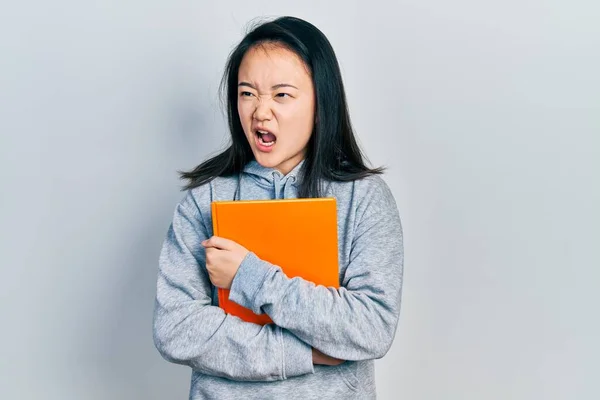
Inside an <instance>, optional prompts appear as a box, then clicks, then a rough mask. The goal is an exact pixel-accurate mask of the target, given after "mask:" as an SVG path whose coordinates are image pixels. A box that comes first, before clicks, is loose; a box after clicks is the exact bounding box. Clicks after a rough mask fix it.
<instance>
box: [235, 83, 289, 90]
mask: <svg viewBox="0 0 600 400" xmlns="http://www.w3.org/2000/svg"><path fill="white" fill-rule="evenodd" d="M240 86H247V87H249V88H252V89H254V90H257V89H256V87H254V85H253V84H251V83H248V82H240V83H239V84H238V87H240ZM283 87H291V88H294V89H297V90H298V88H297V87H296V86H294V85H290V84H289V83H278V84H277V85H273V86H272V87H271V89H272V90H276V89H281V88H283Z"/></svg>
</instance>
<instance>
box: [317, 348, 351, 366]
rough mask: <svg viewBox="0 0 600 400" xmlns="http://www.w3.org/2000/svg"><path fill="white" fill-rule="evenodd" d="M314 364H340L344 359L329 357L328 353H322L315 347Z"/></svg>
mask: <svg viewBox="0 0 600 400" xmlns="http://www.w3.org/2000/svg"><path fill="white" fill-rule="evenodd" d="M312 357H313V364H321V365H340V364H341V363H343V362H344V360H339V359H337V358H333V357H329V356H328V355H327V354H323V353H321V352H320V351H319V350H317V349H315V348H314V347H313V349H312Z"/></svg>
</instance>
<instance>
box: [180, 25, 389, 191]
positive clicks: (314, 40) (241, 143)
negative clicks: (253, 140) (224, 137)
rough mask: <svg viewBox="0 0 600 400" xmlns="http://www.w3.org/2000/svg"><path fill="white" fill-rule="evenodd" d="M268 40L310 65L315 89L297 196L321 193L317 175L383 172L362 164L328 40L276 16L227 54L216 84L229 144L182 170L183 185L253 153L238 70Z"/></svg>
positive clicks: (229, 170) (226, 169) (238, 165)
mask: <svg viewBox="0 0 600 400" xmlns="http://www.w3.org/2000/svg"><path fill="white" fill-rule="evenodd" d="M266 43H274V44H278V45H281V46H283V47H285V48H287V49H289V50H291V51H293V52H294V53H296V54H297V55H298V56H299V57H300V58H301V59H302V60H303V61H304V63H305V64H306V66H307V67H308V69H309V72H310V74H311V78H312V82H313V85H314V89H315V97H316V102H315V103H316V110H315V113H316V115H315V127H314V129H313V132H312V136H311V138H310V140H309V142H308V148H307V152H306V159H305V163H304V165H303V168H304V175H303V176H304V178H303V180H302V182H301V183H300V189H299V197H319V196H320V195H321V191H322V189H321V186H320V182H321V179H326V180H333V181H352V180H355V179H360V178H364V177H366V176H368V175H372V174H381V173H382V172H383V170H384V169H383V168H374V169H372V168H369V167H367V166H366V164H365V161H364V160H365V157H364V155H363V153H362V151H361V149H360V148H359V146H358V143H357V142H356V139H355V137H354V131H353V129H352V124H351V122H350V116H349V113H348V105H347V104H346V93H345V91H344V84H343V82H342V74H341V72H340V68H339V65H338V61H337V58H336V56H335V52H334V51H333V48H332V47H331V44H330V43H329V40H327V38H326V37H325V35H324V34H323V33H322V32H321V31H320V30H319V29H317V28H316V27H315V26H314V25H312V24H310V23H308V22H306V21H304V20H301V19H299V18H294V17H280V18H277V19H276V20H274V21H270V22H265V23H262V24H260V25H258V26H255V27H254V28H253V29H252V30H251V31H250V32H249V33H248V34H247V35H246V36H245V37H244V39H243V40H242V41H241V42H240V44H238V45H237V46H236V47H235V48H234V49H233V51H232V52H231V54H230V55H229V59H228V61H227V64H226V67H225V72H224V74H223V79H222V81H221V87H220V88H221V94H222V95H224V96H225V102H226V104H227V118H228V122H229V131H230V133H231V145H230V146H229V147H228V148H227V149H226V150H224V151H223V152H221V153H220V154H217V155H216V156H214V157H212V158H210V159H208V160H206V161H204V162H203V163H202V164H200V165H199V166H197V167H196V168H195V169H193V170H192V171H189V172H181V179H187V180H189V182H188V184H187V185H186V186H185V188H184V189H191V188H194V187H197V186H200V185H202V184H203V183H205V182H208V181H210V180H212V179H214V178H215V177H217V176H230V175H233V174H237V173H239V172H240V171H242V170H243V168H244V166H245V165H246V164H247V163H248V162H250V161H252V160H253V159H254V155H253V154H252V149H251V148H250V145H249V144H248V141H247V139H246V136H245V134H244V130H243V128H242V124H241V122H240V118H239V114H238V109H237V95H238V72H239V68H240V64H241V62H242V58H243V57H244V55H245V54H246V52H247V51H248V50H250V49H251V48H253V47H256V46H259V45H261V44H266Z"/></svg>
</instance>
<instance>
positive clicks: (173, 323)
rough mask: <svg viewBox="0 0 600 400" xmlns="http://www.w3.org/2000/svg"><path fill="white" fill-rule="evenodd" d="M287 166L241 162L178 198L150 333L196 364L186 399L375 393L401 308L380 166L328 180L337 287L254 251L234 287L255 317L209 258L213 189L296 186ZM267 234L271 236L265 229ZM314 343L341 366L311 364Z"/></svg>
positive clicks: (399, 263)
mask: <svg viewBox="0 0 600 400" xmlns="http://www.w3.org/2000/svg"><path fill="white" fill-rule="evenodd" d="M303 164H304V161H303V162H301V163H300V164H299V165H298V166H297V167H296V168H294V170H292V171H291V172H290V173H288V174H287V175H285V176H284V175H282V174H281V173H280V172H278V171H277V170H275V169H269V168H264V167H262V166H261V165H260V164H258V163H257V162H256V161H252V162H251V163H249V164H248V165H247V166H246V167H245V169H244V172H243V173H241V174H240V175H239V176H235V177H227V178H222V177H219V178H216V179H214V180H212V181H211V182H209V183H206V184H204V185H202V186H200V187H197V188H195V189H192V190H190V191H188V192H187V195H186V196H185V197H184V198H183V200H182V201H181V202H180V203H179V204H178V205H177V207H176V209H175V215H174V217H173V222H172V224H171V226H170V227H169V230H168V233H167V236H166V239H165V241H164V244H163V248H162V252H161V255H160V260H159V272H158V282H157V292H156V302H155V310H154V343H155V345H156V348H157V349H158V351H159V352H160V353H161V355H162V356H163V357H164V358H165V359H167V360H168V361H171V362H174V363H178V364H185V365H188V366H190V367H191V368H192V377H191V388H190V399H221V400H227V399H261V400H262V399H302V400H307V399H372V398H375V397H376V393H375V376H374V365H373V360H375V359H378V358H381V357H383V356H384V355H385V354H386V352H387V351H388V349H389V348H390V346H391V344H392V341H393V339H394V335H395V332H396V327H397V324H398V315H399V312H400V294H401V288H402V269H403V245H402V228H401V224H400V217H399V215H398V209H397V206H396V203H395V201H394V198H393V196H392V193H391V191H390V190H389V188H388V186H387V185H386V184H385V182H384V181H383V180H382V179H381V178H380V177H379V176H370V177H368V178H364V179H360V180H356V181H353V182H326V183H325V184H324V188H325V193H324V197H335V198H336V199H337V217H338V244H339V277H340V284H341V286H340V288H339V289H336V288H327V287H324V286H316V285H314V284H313V283H311V282H308V281H305V280H303V279H301V278H293V279H290V278H288V277H286V276H285V274H284V273H283V272H282V271H281V269H280V268H279V267H278V266H276V265H272V264H270V263H268V262H266V261H263V260H261V259H259V258H258V257H257V256H256V255H255V254H254V253H252V252H250V253H249V254H248V255H247V256H246V258H245V259H244V260H243V261H242V263H241V265H240V268H239V270H238V272H237V274H236V276H235V278H234V279H233V282H232V286H231V292H230V299H232V300H233V301H235V302H236V303H238V304H240V305H242V306H244V307H247V308H250V309H252V310H253V311H254V312H256V313H266V314H268V315H269V317H271V319H272V320H273V324H268V325H265V326H260V325H256V324H252V323H248V322H244V321H242V320H241V319H239V318H237V317H233V316H231V315H227V314H225V313H224V312H223V310H222V309H220V308H219V307H218V297H217V290H216V288H215V287H214V286H213V285H212V284H211V282H210V280H209V278H208V273H207V271H206V266H205V252H204V248H203V247H202V246H201V242H202V241H203V240H204V239H207V238H209V237H211V236H212V234H213V231H212V219H211V208H210V203H211V201H214V200H239V199H242V200H259V199H280V198H296V197H297V193H298V192H297V190H298V186H299V182H301V180H302V166H303ZM266 239H268V238H266ZM311 347H314V348H316V349H318V350H320V351H321V352H323V353H325V354H327V355H330V356H332V357H335V358H339V359H343V360H347V361H345V362H344V363H342V364H340V365H339V366H322V365H313V363H312V350H311Z"/></svg>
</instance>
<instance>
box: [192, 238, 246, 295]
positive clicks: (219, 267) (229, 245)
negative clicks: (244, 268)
mask: <svg viewBox="0 0 600 400" xmlns="http://www.w3.org/2000/svg"><path fill="white" fill-rule="evenodd" d="M202 246H204V247H205V248H206V269H207V271H208V275H209V277H210V281H211V282H212V284H213V285H215V286H216V287H218V288H222V289H229V288H231V282H233V278H234V277H235V274H236V273H237V271H238V269H239V268H240V264H241V263H242V260H243V259H244V258H245V257H246V255H247V254H248V250H247V249H246V248H245V247H244V246H242V245H239V244H237V243H236V242H234V241H233V240H229V239H225V238H222V237H218V236H213V237H211V238H210V239H208V240H205V241H203V242H202Z"/></svg>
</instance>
